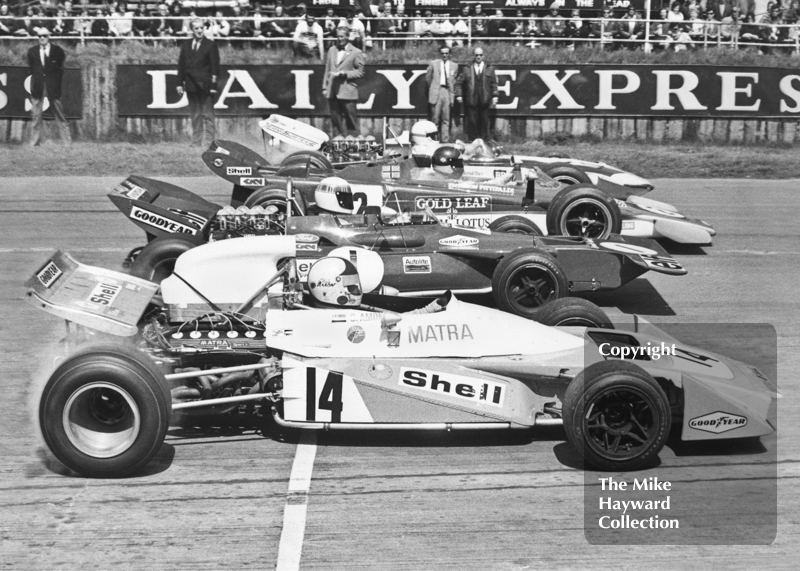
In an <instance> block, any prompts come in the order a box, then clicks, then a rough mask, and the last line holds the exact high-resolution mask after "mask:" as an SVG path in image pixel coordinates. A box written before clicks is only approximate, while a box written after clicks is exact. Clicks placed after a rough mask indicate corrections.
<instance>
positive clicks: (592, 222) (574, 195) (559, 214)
mask: <svg viewBox="0 0 800 571" xmlns="http://www.w3.org/2000/svg"><path fill="white" fill-rule="evenodd" d="M621 230H622V214H621V212H620V210H619V206H618V205H617V203H616V201H615V200H614V199H613V198H611V197H610V196H608V195H607V194H606V193H604V192H603V191H602V190H599V189H598V188H596V187H594V186H592V185H584V184H579V185H575V186H571V187H568V188H565V189H563V190H561V191H560V192H559V193H558V194H556V196H555V198H553V201H552V202H551V203H550V206H549V208H548V209H547V232H548V233H549V234H554V235H560V236H580V237H582V238H593V239H595V240H603V239H605V238H608V236H609V235H611V234H619V233H620V231H621Z"/></svg>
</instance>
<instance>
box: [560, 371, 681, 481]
mask: <svg viewBox="0 0 800 571" xmlns="http://www.w3.org/2000/svg"><path fill="white" fill-rule="evenodd" d="M562 413H563V418H564V429H565V430H566V433H567V439H568V440H569V442H570V443H571V444H572V445H573V446H574V447H575V448H576V450H577V451H578V453H579V454H580V455H581V456H582V457H583V458H584V460H586V462H587V463H588V464H590V465H591V466H593V467H595V468H599V469H601V470H610V471H625V470H636V469H637V468H641V467H642V466H644V465H646V464H647V463H648V462H650V461H651V460H652V459H653V458H654V457H655V456H656V455H658V453H659V452H660V451H661V449H662V448H663V447H664V444H665V443H666V441H667V437H668V436H669V431H670V427H671V425H672V416H671V413H670V406H669V400H668V399H667V395H666V394H665V393H664V391H663V389H662V388H661V387H660V386H659V385H658V383H657V382H656V381H655V379H654V378H653V377H652V376H650V375H649V374H648V373H647V372H645V371H644V370H643V369H642V368H641V367H639V366H637V365H635V364H633V363H631V362H629V361H619V360H613V361H602V362H600V363H594V364H592V365H589V366H588V367H587V368H585V369H584V370H583V371H581V372H580V373H579V374H578V376H577V377H575V378H574V379H573V380H572V381H571V382H570V384H569V386H568V387H567V391H566V394H565V395H564V402H563V410H562Z"/></svg>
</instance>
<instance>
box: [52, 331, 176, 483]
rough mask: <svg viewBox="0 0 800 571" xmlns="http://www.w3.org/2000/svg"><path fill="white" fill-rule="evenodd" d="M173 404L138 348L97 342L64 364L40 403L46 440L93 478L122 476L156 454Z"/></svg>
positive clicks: (65, 461) (70, 464) (75, 467)
mask: <svg viewBox="0 0 800 571" xmlns="http://www.w3.org/2000/svg"><path fill="white" fill-rule="evenodd" d="M171 407H172V402H171V398H170V395H169V392H168V390H167V381H166V379H165V378H164V375H163V374H162V373H161V371H160V370H159V369H158V368H157V367H156V366H155V364H154V363H152V362H150V361H149V360H148V359H147V358H146V357H145V356H144V355H142V354H141V353H139V352H138V351H136V350H135V349H132V348H129V347H125V346H120V345H95V346H93V347H87V348H86V349H85V350H83V351H81V352H79V353H77V354H75V355H73V356H72V357H70V358H68V359H67V360H66V361H64V362H63V363H62V364H61V366H60V367H58V369H56V371H55V372H54V373H53V375H52V376H51V377H50V380H49V381H48V382H47V385H46V386H45V388H44V391H43V393H42V397H41V400H40V403H39V424H40V426H41V429H42V435H43V436H44V440H45V443H46V444H47V446H48V448H49V449H50V451H51V452H52V453H53V455H55V457H56V458H58V460H60V461H61V462H62V463H63V464H64V465H65V466H67V467H68V468H70V469H71V470H74V471H75V472H78V473H79V474H81V475H83V476H87V477H90V478H118V477H121V476H126V475H129V474H132V473H134V472H136V471H137V470H140V469H141V468H143V467H144V466H145V465H146V464H147V463H148V462H149V461H150V460H151V459H152V458H153V456H155V455H156V453H157V452H158V450H159V448H160V447H161V444H162V442H163V441H164V437H165V435H166V433H167V428H168V427H169V416H170V411H171Z"/></svg>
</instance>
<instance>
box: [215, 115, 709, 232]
mask: <svg viewBox="0 0 800 571" xmlns="http://www.w3.org/2000/svg"><path fill="white" fill-rule="evenodd" d="M273 117H274V116H273ZM267 121H269V120H267ZM287 121H288V120H287ZM262 123H263V122H262ZM281 125H282V126H283V130H281V131H280V132H275V133H274V136H273V138H272V139H271V143H270V144H268V145H267V149H268V150H269V151H270V156H269V157H268V158H263V157H261V156H260V155H258V154H257V153H255V152H253V151H251V150H250V149H248V148H246V147H244V146H243V145H240V144H238V143H234V142H232V141H214V142H213V143H212V145H211V147H210V148H209V149H208V150H207V151H206V152H205V153H203V161H204V162H205V163H206V164H207V165H208V167H209V168H210V169H211V170H212V172H214V173H215V174H217V175H219V176H220V177H222V178H224V179H225V180H227V181H229V182H232V183H233V185H234V187H233V194H232V197H231V205H232V206H239V205H241V204H244V205H245V206H248V207H253V206H256V205H267V204H276V205H278V204H279V203H280V201H281V200H282V198H281V196H280V194H281V192H282V190H281V189H283V188H285V185H286V182H287V180H288V179H289V178H292V180H293V182H294V184H295V187H296V190H297V192H298V194H300V195H302V196H303V199H304V201H305V203H304V205H300V206H298V209H297V213H298V214H305V213H306V211H305V210H304V208H307V206H308V204H311V203H313V202H314V193H315V191H316V189H317V186H318V185H319V183H320V182H321V181H322V180H323V179H324V178H327V177H330V176H333V175H336V176H337V177H340V178H342V179H344V180H346V181H347V182H348V183H349V184H350V187H351V192H352V205H350V204H349V202H343V203H342V207H343V208H350V209H351V211H353V212H359V211H363V209H364V208H365V207H367V206H383V205H384V204H385V203H386V201H387V199H388V198H389V196H390V195H392V196H393V197H395V199H397V200H400V201H404V202H410V201H417V200H421V201H427V202H428V203H429V204H430V205H431V209H432V210H433V212H434V213H435V214H436V215H437V216H438V217H439V219H440V220H441V221H442V222H443V223H446V224H450V225H459V226H471V227H475V228H489V229H492V230H495V229H497V230H508V229H513V230H514V231H517V232H526V233H533V234H539V235H544V234H545V233H549V234H557V235H565V236H581V237H587V238H595V239H604V238H607V237H608V236H609V235H610V234H623V235H625V236H636V237H648V238H667V239H670V240H673V241H675V242H679V243H684V244H710V243H711V238H712V236H713V235H714V234H715V231H714V229H713V228H712V227H711V226H710V225H709V224H707V223H705V222H703V221H699V220H691V219H688V218H686V217H685V216H684V215H683V214H681V213H679V212H678V211H677V209H676V208H675V207H673V206H671V205H669V204H666V203H663V202H658V201H655V200H651V199H649V198H644V197H642V196H639V195H640V194H642V193H645V192H647V191H648V190H649V187H647V185H640V186H638V187H629V186H623V185H617V184H611V183H608V184H606V185H605V186H604V187H603V189H602V190H601V189H600V188H598V187H596V186H594V185H593V184H587V183H581V184H575V185H572V186H568V187H567V186H564V185H563V184H561V183H559V182H558V181H556V180H553V179H552V178H550V177H549V176H548V175H547V174H545V173H544V172H543V171H542V170H541V169H540V168H538V167H537V166H535V165H533V164H531V165H530V166H529V167H522V165H521V163H520V162H519V161H516V160H515V159H514V158H513V157H510V156H501V157H495V156H494V155H492V156H491V157H488V158H486V159H484V158H479V159H476V161H475V162H474V163H472V164H468V163H465V164H462V159H461V158H460V157H459V156H455V155H454V154H453V153H452V152H451V151H450V149H451V148H448V147H442V148H441V149H440V150H439V151H436V152H434V156H433V157H432V158H429V162H430V161H432V162H435V163H437V164H436V165H434V167H431V166H422V167H421V166H419V160H418V157H417V158H408V159H385V160H382V161H376V162H372V163H364V164H354V165H349V166H346V167H344V168H342V169H341V170H338V169H336V168H334V166H333V164H332V163H331V162H330V161H329V160H328V159H327V158H326V157H325V156H324V155H322V154H320V153H319V152H316V151H308V150H301V151H296V149H298V148H300V147H299V146H296V145H293V144H290V143H287V142H286V141H287V140H290V139H287V137H288V135H287V133H290V134H292V135H295V136H296V134H295V133H294V132H293V131H291V130H290V129H289V127H292V126H293V124H291V123H290V124H288V125H283V123H281ZM300 125H302V126H303V127H305V128H306V129H312V128H311V127H309V126H308V125H303V124H302V123H300ZM271 129H272V130H273V131H275V129H276V128H275V127H274V125H273V126H272V127H271ZM314 131H317V130H316V129H314ZM323 136H324V134H323ZM301 140H304V141H305V140H306V137H305V136H303V137H301ZM290 141H291V142H292V143H296V141H294V140H293V139H292V140H290ZM290 151H296V152H294V153H291V152H290ZM456 152H458V151H456ZM437 153H438V154H439V155H441V156H437ZM279 160H280V164H279V166H273V164H271V162H270V161H272V163H275V164H277V161H279ZM439 163H441V164H439ZM523 168H524V169H525V170H523ZM489 171H491V172H492V173H493V174H494V176H491V177H490V176H488V172H489ZM487 178H488V179H489V180H487ZM276 190H277V191H278V193H277V195H276V192H275V191H276ZM474 198H477V199H478V200H474ZM337 211H338V212H341V210H337ZM521 218H522V219H527V221H528V222H521V221H520V219H521Z"/></svg>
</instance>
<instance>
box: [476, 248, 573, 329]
mask: <svg viewBox="0 0 800 571" xmlns="http://www.w3.org/2000/svg"><path fill="white" fill-rule="evenodd" d="M568 293H569V283H568V282H567V277H566V274H565V273H564V270H563V269H562V268H561V266H559V265H558V262H557V261H556V260H555V258H553V257H552V256H550V255H548V254H546V253H544V252H542V251H540V250H534V249H525V250H517V251H516V252H513V253H511V254H509V255H507V256H506V257H505V258H503V259H502V260H500V263H499V264H497V267H496V268H495V270H494V274H493V276H492V296H493V297H494V301H495V303H496V304H497V307H498V308H499V309H502V310H503V311H507V312H509V313H513V314H515V315H520V316H522V317H526V318H528V319H535V318H536V313H537V311H538V310H539V308H541V307H542V306H544V305H545V304H546V303H548V302H550V301H553V300H555V299H558V298H560V297H565V296H566V295H567V294H568Z"/></svg>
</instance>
